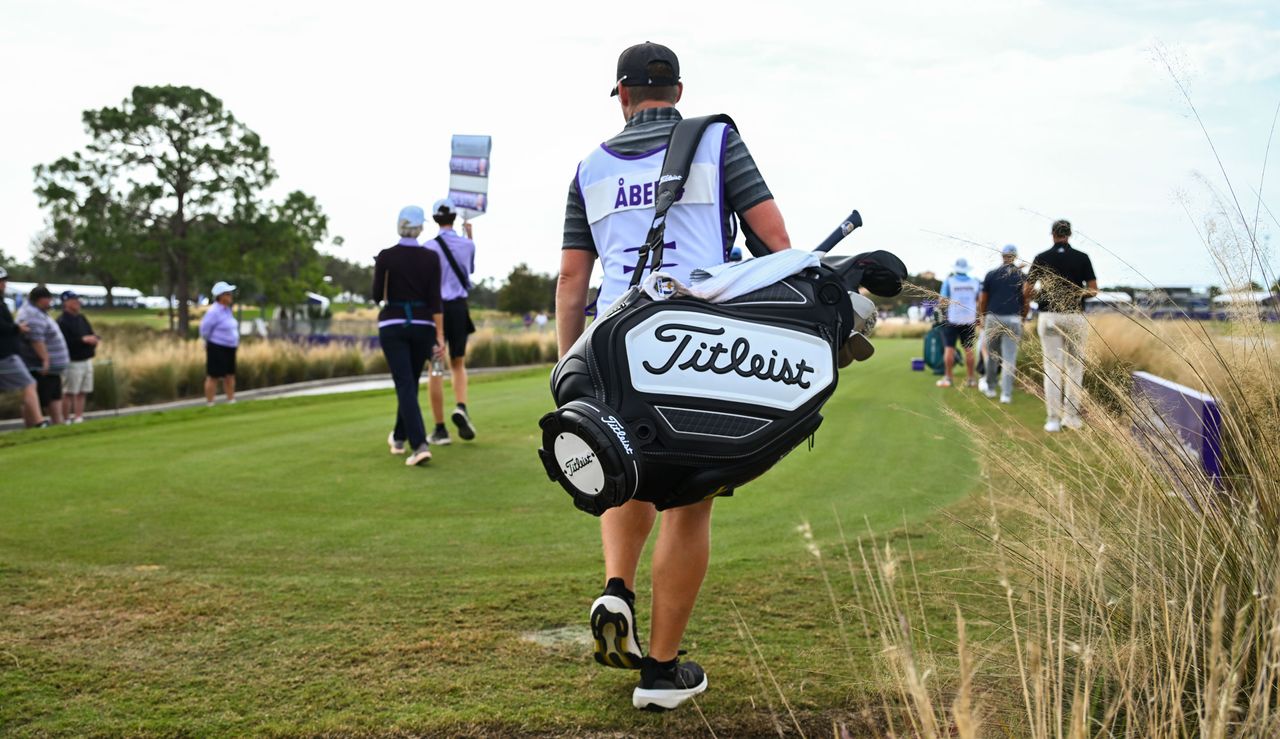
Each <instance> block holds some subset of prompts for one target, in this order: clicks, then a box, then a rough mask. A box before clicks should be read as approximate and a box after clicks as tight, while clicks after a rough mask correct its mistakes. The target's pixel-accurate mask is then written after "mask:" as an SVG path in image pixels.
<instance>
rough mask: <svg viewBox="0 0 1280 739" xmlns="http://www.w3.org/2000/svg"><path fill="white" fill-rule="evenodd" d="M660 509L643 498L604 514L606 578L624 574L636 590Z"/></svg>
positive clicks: (630, 501) (602, 533)
mask: <svg viewBox="0 0 1280 739" xmlns="http://www.w3.org/2000/svg"><path fill="white" fill-rule="evenodd" d="M657 517H658V509H656V508H654V507H653V504H652V503H646V502H645V501H643V500H629V501H627V502H626V503H624V504H622V505H620V506H618V507H617V508H610V509H609V510H607V511H605V512H604V515H602V516H600V540H601V542H602V543H603V544H604V579H605V582H606V583H607V582H608V581H609V579H610V578H613V577H620V578H622V581H623V583H625V584H626V586H627V589H628V590H631V591H633V592H634V591H635V589H636V587H635V582H636V567H637V566H638V565H639V564H640V555H641V553H642V552H644V544H645V542H646V541H648V540H649V532H650V531H652V530H653V522H654V520H655V519H657Z"/></svg>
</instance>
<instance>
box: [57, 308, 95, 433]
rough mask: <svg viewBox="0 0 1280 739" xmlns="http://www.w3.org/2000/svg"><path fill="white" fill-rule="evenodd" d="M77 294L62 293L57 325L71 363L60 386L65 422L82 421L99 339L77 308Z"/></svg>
mask: <svg viewBox="0 0 1280 739" xmlns="http://www.w3.org/2000/svg"><path fill="white" fill-rule="evenodd" d="M80 308H81V306H80V296H79V295H76V294H75V293H74V292H72V291H71V290H66V291H64V292H63V293H62V315H60V316H58V328H59V329H61V330H62V338H63V339H65V340H66V342H67V353H68V354H69V355H70V356H71V363H70V364H69V365H67V375H66V377H65V378H64V387H63V388H62V411H63V414H64V415H66V417H67V423H69V424H70V423H84V400H85V396H87V395H88V394H89V393H92V392H93V355H94V353H95V352H96V351H97V349H98V341H99V338H98V336H97V334H95V333H93V326H91V325H89V319H88V318H86V317H85V315H84V312H83V311H81V309H80Z"/></svg>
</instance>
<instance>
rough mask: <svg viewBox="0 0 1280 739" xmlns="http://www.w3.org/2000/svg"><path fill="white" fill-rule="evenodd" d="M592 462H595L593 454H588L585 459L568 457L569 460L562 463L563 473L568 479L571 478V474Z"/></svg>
mask: <svg viewBox="0 0 1280 739" xmlns="http://www.w3.org/2000/svg"><path fill="white" fill-rule="evenodd" d="M594 461H596V457H595V455H594V454H588V455H587V456H585V457H570V458H569V460H568V461H567V462H565V463H564V473H565V475H567V476H568V477H573V473H575V472H577V471H578V470H580V469H582V468H583V467H586V466H588V465H590V464H591V463H592V462H594Z"/></svg>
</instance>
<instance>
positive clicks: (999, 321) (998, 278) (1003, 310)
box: [978, 244, 1027, 403]
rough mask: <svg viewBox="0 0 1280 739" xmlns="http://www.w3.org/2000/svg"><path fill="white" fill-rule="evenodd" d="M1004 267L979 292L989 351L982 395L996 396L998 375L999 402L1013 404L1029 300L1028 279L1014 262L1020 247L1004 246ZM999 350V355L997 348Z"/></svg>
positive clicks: (989, 276) (980, 320)
mask: <svg viewBox="0 0 1280 739" xmlns="http://www.w3.org/2000/svg"><path fill="white" fill-rule="evenodd" d="M1000 258H1001V264H1000V266H999V267H996V268H995V269H993V270H991V271H990V272H988V273H987V276H986V277H984V278H982V290H981V291H980V292H979V293H978V328H980V329H981V330H982V345H983V346H984V347H985V348H986V351H987V362H986V367H985V369H986V372H985V373H984V374H985V377H984V378H983V380H984V384H983V385H982V394H983V395H986V396H987V397H988V398H994V397H996V372H997V371H999V372H1000V373H1001V377H1000V402H1001V403H1012V402H1013V372H1014V368H1015V366H1016V365H1017V362H1018V341H1019V340H1020V339H1021V338H1022V321H1023V320H1024V319H1025V318H1026V315H1027V301H1026V297H1025V296H1024V295H1023V291H1022V283H1023V282H1024V281H1025V279H1026V277H1025V276H1024V275H1023V274H1022V270H1020V269H1018V265H1016V264H1014V261H1015V260H1017V258H1018V247H1016V246H1014V245H1013V244H1005V246H1004V248H1003V249H1001V250H1000ZM997 347H999V352H998V353H997V351H996V348H997Z"/></svg>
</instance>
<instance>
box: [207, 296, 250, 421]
mask: <svg viewBox="0 0 1280 739" xmlns="http://www.w3.org/2000/svg"><path fill="white" fill-rule="evenodd" d="M235 292H236V286H235V285H232V284H230V283H228V282H224V281H219V282H218V283H217V284H215V285H214V286H213V290H212V291H211V293H210V294H212V295H213V305H211V306H209V310H208V312H206V313H205V314H204V318H202V319H200V338H202V339H204V356H205V361H204V367H205V372H204V374H205V378H204V399H205V402H206V403H208V404H209V405H210V406H211V407H212V406H213V403H214V397H215V396H216V395H217V394H218V380H222V392H224V393H226V394H227V402H228V403H234V402H236V349H237V348H238V347H239V346H240V322H239V321H237V320H236V316H235V314H234V313H232V312H231V304H232V303H234V302H235Z"/></svg>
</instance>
